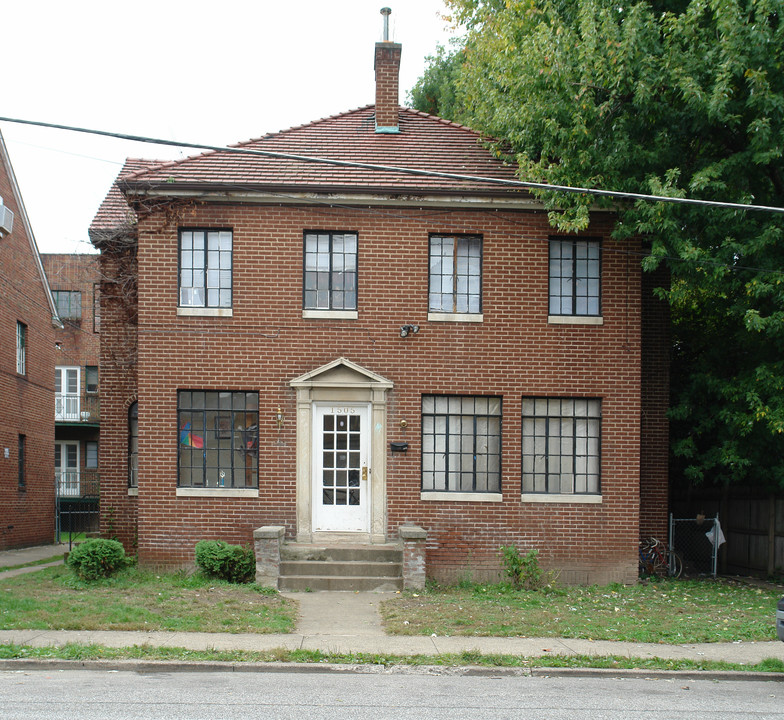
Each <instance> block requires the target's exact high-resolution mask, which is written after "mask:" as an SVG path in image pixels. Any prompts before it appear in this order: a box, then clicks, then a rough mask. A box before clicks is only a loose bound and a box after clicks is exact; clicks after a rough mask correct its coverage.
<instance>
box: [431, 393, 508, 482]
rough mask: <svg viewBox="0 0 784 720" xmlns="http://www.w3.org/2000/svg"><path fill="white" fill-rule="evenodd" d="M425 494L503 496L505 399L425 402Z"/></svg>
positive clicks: (452, 398) (433, 398)
mask: <svg viewBox="0 0 784 720" xmlns="http://www.w3.org/2000/svg"><path fill="white" fill-rule="evenodd" d="M422 492H439V493H442V492H448V493H500V492H501V398H500V397H483V396H471V395H468V396H451V395H425V396H423V397H422Z"/></svg>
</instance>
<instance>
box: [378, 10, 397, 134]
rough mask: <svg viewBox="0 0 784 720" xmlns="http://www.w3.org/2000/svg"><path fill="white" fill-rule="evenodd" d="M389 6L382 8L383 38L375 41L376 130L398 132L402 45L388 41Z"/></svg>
mask: <svg viewBox="0 0 784 720" xmlns="http://www.w3.org/2000/svg"><path fill="white" fill-rule="evenodd" d="M391 12H392V11H391V10H390V9H389V8H382V9H381V14H382V15H383V16H384V40H383V42H377V43H376V59H375V63H374V67H375V70H376V132H377V133H398V132H400V120H399V118H398V84H399V82H398V76H399V74H400V54H401V52H402V46H401V45H400V44H399V43H393V42H390V41H389V14H390V13H391Z"/></svg>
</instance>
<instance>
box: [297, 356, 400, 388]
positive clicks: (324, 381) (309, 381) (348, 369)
mask: <svg viewBox="0 0 784 720" xmlns="http://www.w3.org/2000/svg"><path fill="white" fill-rule="evenodd" d="M289 385H291V387H293V388H298V389H299V388H329V387H333V388H367V389H371V388H373V389H377V390H389V389H390V388H392V387H393V385H394V383H392V381H391V380H387V379H386V378H385V377H383V376H381V375H379V374H378V373H374V372H372V371H371V370H368V369H367V368H365V367H362V366H361V365H357V364H356V363H353V362H351V360H349V359H347V358H344V357H340V358H338V359H337V360H333V361H332V362H330V363H327V364H326V365H322V366H321V367H319V368H316V369H315V370H311V371H310V372H307V373H305V374H304V375H300V376H299V377H297V378H294V379H293V380H292V381H291V382H290V383H289Z"/></svg>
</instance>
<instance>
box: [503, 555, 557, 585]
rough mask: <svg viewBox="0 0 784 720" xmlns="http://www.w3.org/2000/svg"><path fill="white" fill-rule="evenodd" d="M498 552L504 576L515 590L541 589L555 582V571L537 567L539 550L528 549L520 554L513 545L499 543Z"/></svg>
mask: <svg viewBox="0 0 784 720" xmlns="http://www.w3.org/2000/svg"><path fill="white" fill-rule="evenodd" d="M498 554H499V555H500V556H501V564H502V565H503V567H504V572H505V573H506V576H507V577H508V578H509V579H510V580H511V581H512V587H514V588H515V589H516V590H541V589H542V588H544V587H548V586H550V585H551V584H552V583H554V582H555V580H556V578H557V575H558V574H557V573H555V572H553V571H552V570H547V571H545V570H542V568H541V567H539V551H538V550H535V549H531V550H529V551H528V552H527V553H526V554H525V555H521V554H520V551H519V550H518V549H517V547H516V546H515V545H501V547H500V548H499V551H498Z"/></svg>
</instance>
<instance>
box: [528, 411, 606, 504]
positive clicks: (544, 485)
mask: <svg viewBox="0 0 784 720" xmlns="http://www.w3.org/2000/svg"><path fill="white" fill-rule="evenodd" d="M601 418H602V404H601V400H594V399H582V398H580V399H578V398H523V492H524V493H549V494H558V495H564V494H574V495H579V494H583V495H586V494H598V493H599V491H600V486H599V468H600V465H601V462H600V460H601V458H600V452H599V451H600V436H601V422H602V420H601Z"/></svg>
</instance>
